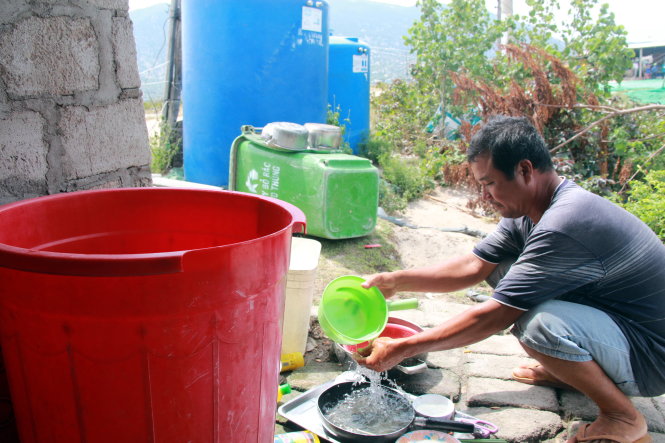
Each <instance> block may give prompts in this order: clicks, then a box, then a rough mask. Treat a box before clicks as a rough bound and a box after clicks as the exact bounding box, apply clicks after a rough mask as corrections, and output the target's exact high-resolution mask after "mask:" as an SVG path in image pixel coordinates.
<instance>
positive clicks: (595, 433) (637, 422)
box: [566, 411, 652, 443]
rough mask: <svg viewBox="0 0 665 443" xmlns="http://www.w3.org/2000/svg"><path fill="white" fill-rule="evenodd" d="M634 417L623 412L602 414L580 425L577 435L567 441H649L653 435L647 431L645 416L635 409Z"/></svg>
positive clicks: (575, 442)
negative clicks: (591, 421)
mask: <svg viewBox="0 0 665 443" xmlns="http://www.w3.org/2000/svg"><path fill="white" fill-rule="evenodd" d="M635 414H636V415H634V417H631V416H630V415H628V416H626V415H621V414H617V413H614V414H602V413H601V414H600V415H599V416H598V418H597V419H596V421H594V422H593V423H591V424H589V425H582V426H580V428H579V430H578V432H577V435H575V436H574V437H573V438H571V439H569V440H568V441H567V442H566V443H578V442H579V443H582V442H594V443H609V442H612V443H615V442H620V443H623V442H630V443H637V442H639V443H648V442H651V441H652V440H651V437H650V436H649V434H648V432H647V424H646V420H644V417H643V416H642V414H640V413H639V412H637V411H635Z"/></svg>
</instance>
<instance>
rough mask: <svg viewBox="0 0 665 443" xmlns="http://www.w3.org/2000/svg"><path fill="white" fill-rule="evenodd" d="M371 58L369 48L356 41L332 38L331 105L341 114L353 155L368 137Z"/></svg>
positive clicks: (329, 100)
mask: <svg viewBox="0 0 665 443" xmlns="http://www.w3.org/2000/svg"><path fill="white" fill-rule="evenodd" d="M369 56H370V51H369V46H367V44H365V43H363V42H361V41H358V39H357V38H355V37H339V36H330V60H329V65H328V103H329V104H330V105H331V106H332V108H333V110H338V111H339V119H340V123H344V124H345V125H346V133H345V135H344V138H345V140H346V141H347V142H348V143H349V145H350V146H351V149H352V150H353V153H354V154H357V153H358V145H359V144H360V143H362V142H363V141H364V140H365V139H366V137H367V136H368V135H369V75H370V69H369V60H370V57H369ZM338 107H339V108H338ZM347 119H348V121H346V120H347Z"/></svg>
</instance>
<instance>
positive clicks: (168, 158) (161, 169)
mask: <svg viewBox="0 0 665 443" xmlns="http://www.w3.org/2000/svg"><path fill="white" fill-rule="evenodd" d="M181 140H182V139H181V137H180V136H179V134H178V132H177V131H175V130H174V129H173V128H171V127H170V126H169V125H167V124H164V123H160V124H159V132H157V133H156V134H155V135H153V136H152V137H150V152H151V153H152V160H151V162H150V168H151V169H152V172H158V173H160V174H166V173H167V172H168V171H169V170H170V169H171V168H172V167H173V160H174V158H175V157H176V156H177V155H178V154H179V153H180V152H182V143H181Z"/></svg>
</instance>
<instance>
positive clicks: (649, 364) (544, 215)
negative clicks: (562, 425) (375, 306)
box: [358, 116, 665, 443]
mask: <svg viewBox="0 0 665 443" xmlns="http://www.w3.org/2000/svg"><path fill="white" fill-rule="evenodd" d="M467 157H468V160H469V162H470V166H471V170H472V172H473V175H474V177H475V179H476V180H477V181H478V182H479V183H480V184H481V186H482V196H483V199H485V200H487V201H488V202H489V203H490V204H491V205H492V206H493V207H494V208H495V209H496V210H497V211H498V212H499V213H500V214H501V216H502V219H501V221H500V222H499V224H498V226H497V228H496V230H495V231H494V232H493V233H492V234H491V235H489V236H487V237H486V238H484V239H483V240H481V241H480V243H478V244H477V245H476V246H475V248H474V249H473V251H472V252H469V253H468V254H466V255H463V256H460V257H457V258H453V259H450V260H448V261H445V262H443V263H440V264H437V265H433V266H429V267H423V268H417V269H409V270H401V271H395V272H386V273H380V274H375V275H372V276H369V277H368V278H367V280H366V282H365V283H363V286H364V287H366V288H369V287H372V286H375V287H377V288H378V289H379V290H381V292H382V293H383V294H384V296H386V297H391V296H392V295H394V294H395V293H396V292H399V291H415V292H451V291H457V290H460V289H464V288H467V287H469V286H472V285H475V284H478V283H480V282H482V281H484V280H487V281H488V282H489V283H490V284H491V285H493V287H494V291H493V294H492V297H491V298H490V299H489V300H487V301H485V302H484V303H481V304H479V305H476V306H474V307H471V308H470V309H468V310H466V311H465V312H463V313H461V314H460V315H458V316H456V317H454V318H452V319H450V320H448V321H446V322H445V323H443V324H440V325H438V326H436V327H434V328H432V329H429V330H426V331H424V332H421V333H419V334H416V335H414V336H411V337H407V338H399V339H391V338H386V337H381V338H378V339H376V340H375V341H374V342H373V344H372V345H371V347H368V348H366V349H364V350H361V354H362V356H361V357H358V361H359V363H361V364H363V365H365V366H367V367H369V368H370V369H373V370H376V371H385V370H387V369H389V368H391V367H393V366H394V365H396V364H397V363H399V362H400V361H402V360H403V359H405V358H407V357H411V356H414V355H416V354H419V353H421V352H427V351H439V350H447V349H453V348H459V347H462V346H467V345H470V344H472V343H476V342H478V341H480V340H483V339H485V338H487V337H489V336H491V335H492V334H495V333H497V332H499V331H501V330H503V329H505V328H507V327H509V326H511V325H512V329H511V332H512V333H513V334H514V335H515V336H516V337H517V339H518V340H519V341H520V344H521V345H522V347H524V349H525V351H526V352H527V353H528V354H529V355H530V356H531V357H533V358H534V359H535V360H536V361H537V362H538V364H537V365H529V366H521V367H519V368H515V370H514V372H513V377H514V378H515V380H517V381H521V382H523V383H529V384H533V385H544V386H550V387H556V388H563V389H574V390H577V391H580V392H582V393H583V394H585V395H586V396H588V397H589V398H590V399H591V400H593V401H594V402H595V403H596V404H597V405H598V408H599V410H600V413H599V415H598V418H597V419H596V420H595V421H594V422H593V423H591V424H588V425H583V426H580V428H579V430H578V432H577V435H576V436H574V437H572V438H570V440H568V442H569V443H573V442H577V441H580V442H581V441H594V440H598V441H600V440H601V439H602V440H603V441H617V442H640V443H644V442H649V441H651V438H650V437H649V435H648V433H647V425H646V421H645V419H644V417H643V416H642V415H641V414H640V413H639V412H638V411H637V410H636V409H635V407H634V406H633V404H632V402H631V401H630V399H629V398H628V396H645V397H648V396H657V395H661V394H663V393H665V245H663V243H662V242H661V241H660V240H659V239H658V237H657V236H656V235H655V234H654V233H653V232H652V231H651V230H650V229H649V228H648V227H647V226H646V225H645V224H644V223H642V222H641V221H640V220H639V219H638V218H636V217H635V216H633V215H631V214H630V213H628V212H627V211H625V210H623V209H622V208H620V207H618V206H616V205H615V204H613V203H611V202H610V201H608V200H606V199H604V198H602V197H599V196H597V195H595V194H593V193H590V192H588V191H585V190H584V189H582V188H580V187H579V186H577V185H576V184H575V183H573V182H571V181H570V180H567V179H565V178H562V177H559V176H558V175H557V174H556V172H555V170H554V167H553V163H552V160H551V157H550V155H549V151H548V149H547V146H546V145H545V142H544V140H543V139H542V137H541V136H540V134H539V133H538V131H537V130H536V129H535V128H534V126H532V125H531V124H530V122H529V121H528V120H527V119H525V118H516V117H505V116H496V117H494V118H492V119H490V120H489V121H488V122H487V123H486V124H485V125H484V126H483V127H482V128H481V129H480V130H479V131H478V132H477V133H476V134H475V135H474V137H473V138H472V140H471V143H470V146H469V149H468V151H467Z"/></svg>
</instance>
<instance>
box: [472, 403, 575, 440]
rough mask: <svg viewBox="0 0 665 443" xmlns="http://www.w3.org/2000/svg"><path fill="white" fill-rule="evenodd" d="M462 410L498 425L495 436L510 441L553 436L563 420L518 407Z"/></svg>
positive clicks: (553, 414)
mask: <svg viewBox="0 0 665 443" xmlns="http://www.w3.org/2000/svg"><path fill="white" fill-rule="evenodd" d="M464 412H466V413H468V414H470V415H473V416H474V417H476V418H479V419H481V420H485V421H488V422H491V423H493V424H495V425H496V426H498V427H499V432H498V433H497V434H496V436H497V437H499V438H503V439H505V440H508V441H510V442H527V441H543V440H546V439H549V438H553V437H555V436H556V435H557V434H558V433H559V432H560V431H561V430H562V429H563V428H564V422H563V421H562V420H561V417H559V415H558V414H555V413H554V412H549V411H536V410H533V409H519V408H469V409H467V410H465V411H464Z"/></svg>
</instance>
